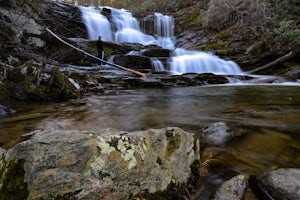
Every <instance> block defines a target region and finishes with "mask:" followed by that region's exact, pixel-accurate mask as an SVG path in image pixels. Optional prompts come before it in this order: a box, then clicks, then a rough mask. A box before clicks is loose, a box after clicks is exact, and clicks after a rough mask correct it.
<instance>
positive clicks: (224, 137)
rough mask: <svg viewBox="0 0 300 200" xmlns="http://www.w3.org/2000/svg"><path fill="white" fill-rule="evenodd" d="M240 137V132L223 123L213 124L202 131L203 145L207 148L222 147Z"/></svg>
mask: <svg viewBox="0 0 300 200" xmlns="http://www.w3.org/2000/svg"><path fill="white" fill-rule="evenodd" d="M242 135H243V133H242V132H240V131H239V130H234V129H232V128H230V127H229V126H227V124H226V123H225V122H215V123H212V124H210V125H208V126H207V127H205V128H203V129H202V137H203V139H204V143H205V144H207V145H208V146H222V145H224V144H225V143H227V142H229V141H231V140H233V139H235V138H237V137H240V136H242Z"/></svg>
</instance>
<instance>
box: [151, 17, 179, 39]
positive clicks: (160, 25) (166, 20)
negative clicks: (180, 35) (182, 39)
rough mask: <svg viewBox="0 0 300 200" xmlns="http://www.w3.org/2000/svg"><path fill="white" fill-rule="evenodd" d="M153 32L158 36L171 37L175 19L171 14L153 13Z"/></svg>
mask: <svg viewBox="0 0 300 200" xmlns="http://www.w3.org/2000/svg"><path fill="white" fill-rule="evenodd" d="M154 15H155V22H154V24H155V25H154V34H156V35H158V36H160V37H173V35H174V24H175V20H174V18H173V17H172V16H167V15H162V14H160V13H155V14H154Z"/></svg>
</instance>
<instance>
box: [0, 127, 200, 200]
mask: <svg viewBox="0 0 300 200" xmlns="http://www.w3.org/2000/svg"><path fill="white" fill-rule="evenodd" d="M2 154H3V155H2ZM0 155H2V156H1V159H0V163H1V164H0V172H1V173H0V196H2V195H3V194H8V192H11V191H10V188H8V186H7V185H5V184H6V183H9V184H10V185H14V184H15V185H17V184H19V186H20V187H19V188H22V191H21V192H18V193H16V192H11V193H10V196H8V197H11V198H13V199H16V198H18V199H26V198H27V199H44V198H53V197H61V198H62V197H64V198H76V199H102V198H108V199H132V198H133V197H134V196H136V195H139V197H143V196H147V195H149V194H151V195H150V197H151V196H153V198H152V199H154V196H155V194H158V193H159V195H166V196H165V197H166V198H164V199H181V198H182V197H183V195H184V193H185V186H186V184H187V182H188V178H189V177H191V176H192V170H191V165H193V163H194V162H195V161H197V160H199V159H200V158H199V141H198V139H196V138H195V135H194V134H193V133H188V132H185V131H183V130H182V129H179V128H164V129H149V130H146V131H136V132H129V133H128V132H122V131H114V130H110V129H108V130H104V131H98V132H94V131H83V132H80V131H67V130H53V129H51V130H44V131H41V132H39V133H37V134H35V135H34V136H33V137H32V138H31V139H30V140H27V141H24V142H22V143H20V144H18V145H17V146H15V147H14V148H12V149H10V150H8V151H6V152H4V151H0ZM4 155H5V156H4ZM16 170H18V172H20V173H15V174H14V179H9V177H10V176H11V174H12V173H13V172H14V171H16ZM14 189H16V188H14ZM149 199H151V198H149Z"/></svg>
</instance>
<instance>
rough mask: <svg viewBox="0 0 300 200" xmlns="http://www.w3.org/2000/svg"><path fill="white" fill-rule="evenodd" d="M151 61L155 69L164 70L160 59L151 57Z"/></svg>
mask: <svg viewBox="0 0 300 200" xmlns="http://www.w3.org/2000/svg"><path fill="white" fill-rule="evenodd" d="M151 61H152V66H153V68H154V70H155V71H165V67H164V65H163V64H162V62H161V61H160V60H158V59H157V58H153V59H152V60H151Z"/></svg>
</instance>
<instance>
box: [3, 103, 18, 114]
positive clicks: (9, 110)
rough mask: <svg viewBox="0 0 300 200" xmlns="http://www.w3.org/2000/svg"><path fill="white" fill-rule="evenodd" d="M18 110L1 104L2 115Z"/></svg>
mask: <svg viewBox="0 0 300 200" xmlns="http://www.w3.org/2000/svg"><path fill="white" fill-rule="evenodd" d="M14 112H16V111H15V110H12V109H10V108H7V107H5V106H2V105H1V104H0V116H3V115H7V114H11V113H14Z"/></svg>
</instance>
